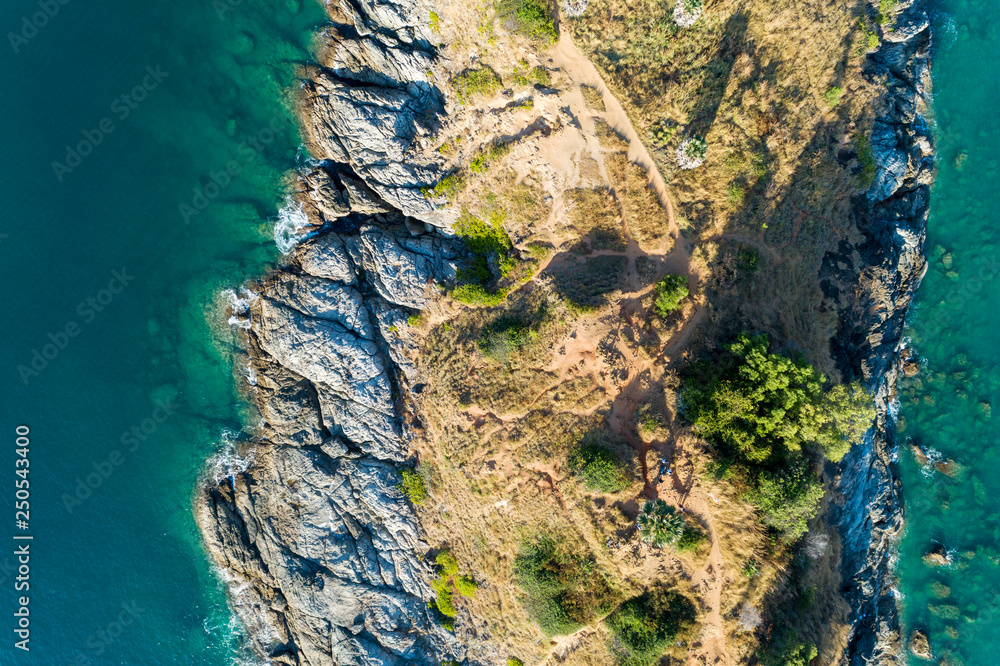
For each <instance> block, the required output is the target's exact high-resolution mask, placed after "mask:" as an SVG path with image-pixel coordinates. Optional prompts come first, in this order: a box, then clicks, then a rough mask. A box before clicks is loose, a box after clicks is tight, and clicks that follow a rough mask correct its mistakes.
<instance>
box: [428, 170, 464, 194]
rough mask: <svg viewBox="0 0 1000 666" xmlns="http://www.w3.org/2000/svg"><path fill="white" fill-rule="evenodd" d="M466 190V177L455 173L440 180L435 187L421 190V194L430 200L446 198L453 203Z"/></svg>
mask: <svg viewBox="0 0 1000 666" xmlns="http://www.w3.org/2000/svg"><path fill="white" fill-rule="evenodd" d="M464 189H465V176H463V175H462V174H461V173H453V174H450V175H447V176H445V177H444V178H442V179H441V180H439V181H438V183H437V185H435V186H434V187H424V188H421V190H420V193H421V194H423V195H424V196H425V197H426V198H428V199H431V198H436V197H444V198H445V199H447V200H448V201H451V200H452V199H454V198H455V197H456V196H457V195H458V193H459V192H461V191H462V190H464Z"/></svg>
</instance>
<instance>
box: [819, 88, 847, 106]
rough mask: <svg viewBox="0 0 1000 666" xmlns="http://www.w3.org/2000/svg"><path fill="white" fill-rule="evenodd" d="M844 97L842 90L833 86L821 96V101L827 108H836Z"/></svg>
mask: <svg viewBox="0 0 1000 666" xmlns="http://www.w3.org/2000/svg"><path fill="white" fill-rule="evenodd" d="M843 95H844V89H843V88H841V87H840V86H834V87H832V88H830V89H829V90H827V91H826V93H825V94H824V95H823V101H824V102H826V103H827V105H828V106H837V104H839V103H840V98H841V97H842V96H843Z"/></svg>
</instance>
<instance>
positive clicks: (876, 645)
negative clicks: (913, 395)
mask: <svg viewBox="0 0 1000 666" xmlns="http://www.w3.org/2000/svg"><path fill="white" fill-rule="evenodd" d="M925 16H926V4H925V3H924V2H922V1H920V0H918V1H917V2H913V3H904V4H901V11H900V13H899V14H898V15H897V17H896V22H895V24H896V25H897V26H899V29H898V30H895V31H893V32H892V33H890V35H889V36H888V37H887V38H884V39H883V40H882V43H881V44H880V46H879V48H878V50H877V51H876V52H874V53H871V54H869V56H868V59H867V62H866V65H865V67H866V70H867V73H868V74H869V75H870V76H872V77H873V79H879V80H887V81H888V82H889V84H890V85H889V86H888V89H887V94H886V96H885V97H884V98H883V106H882V108H881V109H877V110H876V114H877V122H875V124H874V127H873V131H872V136H871V140H870V145H871V148H872V156H873V159H874V161H875V164H876V174H875V180H874V182H873V183H872V185H871V187H870V188H869V189H868V191H867V193H866V195H865V196H862V197H858V199H857V200H856V204H855V207H854V212H853V214H854V215H855V217H856V219H857V221H858V228H859V229H860V230H861V232H862V234H863V235H864V237H865V239H864V241H863V242H861V243H859V244H857V245H855V246H851V245H850V244H848V243H841V246H840V247H839V248H838V251H837V252H835V253H831V254H830V255H828V256H827V258H826V259H825V260H824V267H823V269H822V272H821V284H822V286H823V291H824V294H826V296H827V297H828V298H830V299H832V300H833V302H836V303H837V306H836V307H837V309H838V312H839V314H840V318H841V322H842V324H841V328H840V331H839V332H838V333H837V335H836V336H835V337H834V339H833V341H832V343H831V352H832V354H833V356H834V358H835V359H837V360H838V366H839V369H840V371H841V375H842V377H843V379H844V380H845V381H850V380H852V379H859V380H861V381H862V382H863V383H864V384H865V385H866V386H867V387H868V388H869V389H870V390H871V391H872V392H873V393H874V395H875V402H876V407H877V420H876V429H875V432H874V434H873V436H872V437H871V439H870V440H868V441H866V442H865V443H864V444H863V445H861V446H856V447H854V448H853V449H852V451H851V452H850V453H849V454H848V455H847V456H845V458H844V460H843V462H842V463H841V470H840V476H839V479H838V482H837V489H838V490H839V491H840V493H841V496H842V499H843V501H842V502H838V504H837V505H836V506H834V507H833V508H832V510H831V518H832V520H833V522H834V523H835V524H836V525H837V526H838V529H839V531H840V535H841V542H842V546H843V549H842V553H843V555H842V558H843V559H842V575H843V579H844V580H847V581H855V582H854V584H853V585H852V586H851V587H850V588H849V589H848V590H846V591H845V593H844V596H845V598H846V600H847V602H848V604H849V605H850V606H851V607H852V608H853V609H854V613H853V615H852V619H851V630H850V634H849V636H848V646H847V650H846V652H845V663H846V664H849V666H862V665H863V664H866V663H873V662H875V661H878V662H879V663H883V662H884V663H892V664H899V663H901V661H900V655H901V653H902V652H903V649H904V646H903V645H902V644H901V643H902V641H901V640H900V623H899V616H898V609H897V607H896V602H897V599H896V595H895V591H894V585H895V584H894V582H893V577H892V573H891V571H890V569H889V562H890V561H891V560H892V557H891V550H892V549H893V548H894V547H895V546H894V544H895V543H896V540H897V538H898V535H899V534H900V532H901V530H902V525H903V514H902V499H901V497H900V488H899V483H898V480H897V479H896V477H895V472H894V460H895V457H896V446H897V445H896V440H895V435H894V432H893V425H894V424H893V420H892V419H893V417H892V414H891V412H890V409H889V406H890V403H891V400H892V397H893V396H894V395H895V385H896V381H897V377H898V374H899V373H900V371H901V368H900V363H899V362H898V353H899V350H900V348H901V347H902V340H903V331H904V326H905V320H906V316H907V313H908V311H909V308H910V304H911V302H912V299H913V295H914V292H915V290H916V288H917V286H918V285H919V284H920V280H921V278H922V277H923V274H924V272H925V271H926V269H927V262H926V259H925V257H924V252H923V245H924V238H925V229H926V223H927V217H928V210H929V198H930V196H929V192H930V189H929V188H930V184H931V182H932V181H933V178H934V173H935V168H934V156H933V145H932V144H931V140H930V138H929V132H928V124H927V122H926V121H925V120H924V119H923V117H922V114H923V113H924V108H925V106H926V104H927V99H926V98H927V96H928V94H929V91H930V74H929V72H930V69H929V50H930V39H931V30H928V29H921V28H920V26H921V24H922V22H923V20H924V17H925ZM858 284H862V285H866V286H865V287H864V288H863V289H861V290H860V291H858V290H856V285H858Z"/></svg>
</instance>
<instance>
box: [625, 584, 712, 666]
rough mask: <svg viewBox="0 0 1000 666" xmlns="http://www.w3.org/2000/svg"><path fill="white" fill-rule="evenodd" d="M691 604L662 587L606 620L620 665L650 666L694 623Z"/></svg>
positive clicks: (634, 601) (685, 598) (633, 601)
mask: <svg viewBox="0 0 1000 666" xmlns="http://www.w3.org/2000/svg"><path fill="white" fill-rule="evenodd" d="M695 618H696V613H695V608H694V604H692V603H691V600H690V599H688V598H687V597H685V596H684V595H682V594H679V593H677V592H674V591H672V590H669V589H667V588H665V587H663V586H661V585H657V586H655V587H653V588H652V589H651V590H649V591H648V592H646V593H645V594H643V595H641V596H639V597H636V598H634V599H629V600H628V601H626V602H625V603H623V604H622V605H621V606H620V607H619V608H618V609H617V610H616V611H615V612H614V613H612V614H611V616H610V617H608V619H607V625H608V628H609V629H611V632H612V633H613V634H614V635H615V637H616V638H617V639H618V642H619V643H620V648H619V650H618V652H619V654H618V655H617V656H618V658H619V663H620V664H622V666H650V665H651V664H654V663H656V662H658V661H659V660H660V658H661V657H662V656H663V653H664V652H665V651H666V650H667V648H669V647H670V646H671V645H672V644H673V643H674V641H675V640H677V638H678V636H680V635H681V634H683V633H685V632H686V631H687V630H688V629H690V628H691V627H692V626H693V625H694V622H695Z"/></svg>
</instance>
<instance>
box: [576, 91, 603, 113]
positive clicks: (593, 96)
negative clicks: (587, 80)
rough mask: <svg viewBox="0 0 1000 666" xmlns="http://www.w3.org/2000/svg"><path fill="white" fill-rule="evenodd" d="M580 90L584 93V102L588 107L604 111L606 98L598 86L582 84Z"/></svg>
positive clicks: (600, 111) (599, 111)
mask: <svg viewBox="0 0 1000 666" xmlns="http://www.w3.org/2000/svg"><path fill="white" fill-rule="evenodd" d="M580 92H581V93H583V103H584V104H586V105H587V108H589V109H593V110H594V111H597V112H598V113H604V110H605V109H604V98H603V97H602V96H601V93H600V92H598V90H597V88H595V87H593V86H588V85H586V84H585V85H581V86H580Z"/></svg>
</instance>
